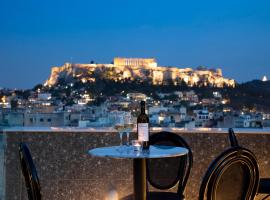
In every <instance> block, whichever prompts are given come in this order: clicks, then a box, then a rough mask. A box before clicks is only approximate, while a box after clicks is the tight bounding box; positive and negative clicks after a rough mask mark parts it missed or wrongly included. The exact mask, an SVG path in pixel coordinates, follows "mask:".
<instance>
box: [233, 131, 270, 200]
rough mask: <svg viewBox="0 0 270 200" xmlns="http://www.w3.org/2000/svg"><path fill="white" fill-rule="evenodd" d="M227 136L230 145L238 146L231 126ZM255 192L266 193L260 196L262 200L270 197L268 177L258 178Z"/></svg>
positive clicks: (269, 179)
mask: <svg viewBox="0 0 270 200" xmlns="http://www.w3.org/2000/svg"><path fill="white" fill-rule="evenodd" d="M229 136H230V142H231V146H232V147H233V146H239V145H238V141H237V138H236V136H235V134H234V131H233V129H232V128H230V129H229ZM257 194H267V195H266V196H264V197H263V198H262V200H264V199H267V198H268V197H270V178H260V182H259V188H258V192H257Z"/></svg>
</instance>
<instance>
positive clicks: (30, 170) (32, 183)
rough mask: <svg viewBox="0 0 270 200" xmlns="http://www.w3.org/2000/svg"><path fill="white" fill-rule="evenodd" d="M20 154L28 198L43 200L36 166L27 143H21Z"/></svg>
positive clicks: (30, 199)
mask: <svg viewBox="0 0 270 200" xmlns="http://www.w3.org/2000/svg"><path fill="white" fill-rule="evenodd" d="M19 156H20V162H21V169H22V174H23V176H24V179H25V185H26V189H27V194H28V199H29V200H41V190H40V184H39V179H38V175H37V171H36V167H35V165H34V162H33V160H32V156H31V153H30V151H29V149H28V147H27V145H26V144H25V143H20V145H19Z"/></svg>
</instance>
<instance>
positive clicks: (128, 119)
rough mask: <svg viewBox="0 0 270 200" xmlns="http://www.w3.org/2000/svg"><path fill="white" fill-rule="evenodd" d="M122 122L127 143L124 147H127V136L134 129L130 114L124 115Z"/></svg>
mask: <svg viewBox="0 0 270 200" xmlns="http://www.w3.org/2000/svg"><path fill="white" fill-rule="evenodd" d="M124 122H125V125H124V126H125V132H126V134H127V143H126V145H127V146H129V134H130V132H131V131H132V129H133V127H134V124H133V123H132V120H131V115H130V113H127V114H125V117H124Z"/></svg>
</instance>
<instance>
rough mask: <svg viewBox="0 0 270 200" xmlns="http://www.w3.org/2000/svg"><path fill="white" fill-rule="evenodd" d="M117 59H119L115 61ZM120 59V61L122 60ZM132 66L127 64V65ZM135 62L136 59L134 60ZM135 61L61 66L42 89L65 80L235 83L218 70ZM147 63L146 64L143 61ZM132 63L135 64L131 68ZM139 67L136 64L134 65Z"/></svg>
mask: <svg viewBox="0 0 270 200" xmlns="http://www.w3.org/2000/svg"><path fill="white" fill-rule="evenodd" d="M117 59H119V58H117ZM123 59H124V58H123ZM130 60H131V61H132V62H131V61H130ZM137 60H138V59H137ZM137 60H136V59H126V60H124V61H123V62H121V63H125V62H126V63H127V64H121V65H120V64H118V63H120V62H119V61H118V62H115V63H114V64H71V63H65V64H64V65H63V66H60V67H53V68H52V71H51V75H50V77H49V79H48V80H47V81H46V82H45V84H44V85H46V86H53V85H55V84H57V83H58V82H59V80H65V81H66V82H67V83H69V82H72V81H73V80H75V79H79V80H81V81H82V82H83V83H86V82H94V81H95V80H96V79H97V78H100V79H111V80H115V81H123V80H131V81H133V80H141V81H149V82H151V83H152V84H154V85H159V84H160V85H161V84H168V83H172V84H175V85H177V84H179V83H180V82H181V81H184V82H186V83H187V84H188V85H189V86H195V85H211V86H213V87H224V86H229V87H234V86H235V81H234V80H233V79H227V78H224V77H223V76H222V71H221V69H217V70H208V69H206V68H202V67H201V68H198V69H196V70H193V69H191V68H182V69H181V68H176V67H161V66H157V63H147V64H143V65H142V64H140V63H143V62H142V61H141V60H142V59H140V60H139V61H140V62H137ZM147 61H148V60H147ZM134 63H135V64H134ZM136 63H139V64H136Z"/></svg>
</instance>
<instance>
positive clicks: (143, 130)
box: [138, 123, 149, 141]
mask: <svg viewBox="0 0 270 200" xmlns="http://www.w3.org/2000/svg"><path fill="white" fill-rule="evenodd" d="M138 140H140V141H149V124H148V123H138Z"/></svg>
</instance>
